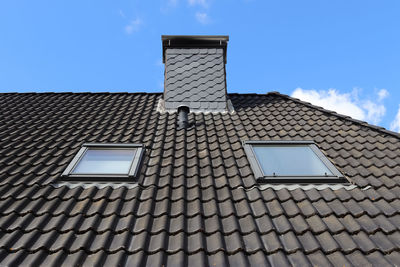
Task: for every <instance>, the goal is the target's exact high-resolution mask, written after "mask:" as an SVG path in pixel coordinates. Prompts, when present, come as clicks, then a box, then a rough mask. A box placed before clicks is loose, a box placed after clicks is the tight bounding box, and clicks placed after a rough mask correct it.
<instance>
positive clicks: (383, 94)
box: [378, 89, 389, 101]
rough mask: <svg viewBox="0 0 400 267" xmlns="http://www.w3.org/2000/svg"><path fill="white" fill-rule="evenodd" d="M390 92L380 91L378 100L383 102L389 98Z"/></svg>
mask: <svg viewBox="0 0 400 267" xmlns="http://www.w3.org/2000/svg"><path fill="white" fill-rule="evenodd" d="M388 95H389V92H388V91H387V90H386V89H381V90H379V91H378V100H379V101H382V100H383V99H385V98H386V97H388Z"/></svg>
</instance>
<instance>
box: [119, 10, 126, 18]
mask: <svg viewBox="0 0 400 267" xmlns="http://www.w3.org/2000/svg"><path fill="white" fill-rule="evenodd" d="M119 15H120V16H121V17H122V18H126V16H125V13H124V12H123V11H122V10H121V9H120V10H119Z"/></svg>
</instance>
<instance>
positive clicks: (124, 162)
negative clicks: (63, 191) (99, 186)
mask: <svg viewBox="0 0 400 267" xmlns="http://www.w3.org/2000/svg"><path fill="white" fill-rule="evenodd" d="M143 151H144V148H143V145H138V144H83V145H82V147H81V149H80V150H79V151H78V153H77V154H76V155H75V157H74V158H73V160H72V161H71V163H70V164H69V165H68V167H67V168H66V169H65V171H64V173H63V177H64V178H65V179H66V180H78V181H81V180H100V181H105V180H106V181H114V180H127V179H129V178H133V177H135V176H136V174H137V171H138V169H139V164H140V160H141V157H142V154H143Z"/></svg>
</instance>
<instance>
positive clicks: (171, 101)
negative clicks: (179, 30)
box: [161, 35, 229, 112]
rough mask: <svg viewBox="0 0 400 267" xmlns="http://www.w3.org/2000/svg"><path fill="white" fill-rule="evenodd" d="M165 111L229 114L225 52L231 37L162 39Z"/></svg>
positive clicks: (170, 37) (187, 36) (188, 36)
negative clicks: (185, 109) (183, 107)
mask: <svg viewBox="0 0 400 267" xmlns="http://www.w3.org/2000/svg"><path fill="white" fill-rule="evenodd" d="M161 39H162V44H163V63H164V64H165V79H164V103H163V106H164V109H165V110H166V111H177V109H178V108H179V107H182V106H185V107H187V108H188V110H190V111H194V112H225V111H228V99H227V90H226V73H225V64H226V50H227V44H228V40H229V36H201V35H195V36H193V35H192V36H190V35H183V36H182V35H163V36H162V37H161Z"/></svg>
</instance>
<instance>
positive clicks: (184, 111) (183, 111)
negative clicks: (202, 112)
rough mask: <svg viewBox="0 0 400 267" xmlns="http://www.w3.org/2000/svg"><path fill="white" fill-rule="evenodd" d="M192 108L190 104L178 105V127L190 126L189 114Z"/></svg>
mask: <svg viewBox="0 0 400 267" xmlns="http://www.w3.org/2000/svg"><path fill="white" fill-rule="evenodd" d="M189 112H190V109H189V107H188V106H180V107H178V127H179V128H180V129H185V128H187V127H188V126H189V122H188V114H189Z"/></svg>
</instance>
